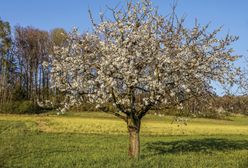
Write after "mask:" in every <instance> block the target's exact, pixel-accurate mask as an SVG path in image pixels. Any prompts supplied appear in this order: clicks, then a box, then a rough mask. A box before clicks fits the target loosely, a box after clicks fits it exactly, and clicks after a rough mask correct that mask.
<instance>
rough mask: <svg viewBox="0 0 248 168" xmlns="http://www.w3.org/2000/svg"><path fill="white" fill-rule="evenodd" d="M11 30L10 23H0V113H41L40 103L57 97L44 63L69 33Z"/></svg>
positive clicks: (35, 29)
mask: <svg viewBox="0 0 248 168" xmlns="http://www.w3.org/2000/svg"><path fill="white" fill-rule="evenodd" d="M11 30H12V29H11V27H10V24H9V23H8V22H4V21H2V20H0V95H1V96H0V111H2V112H3V111H9V112H12V111H13V112H18V111H23V112H31V111H37V110H40V108H39V106H38V105H37V102H38V101H40V102H44V101H45V100H48V99H51V97H52V96H54V94H53V93H52V92H53V90H52V89H50V88H49V86H50V83H49V82H50V80H49V73H50V72H49V69H48V68H46V67H45V66H43V63H44V62H45V61H46V62H47V61H49V55H50V54H53V46H55V45H56V46H58V45H62V44H63V43H64V42H65V40H66V36H67V34H66V31H65V30H64V29H61V28H56V29H53V30H52V31H51V32H47V31H43V30H39V29H37V28H33V27H21V26H16V27H14V29H13V32H11ZM17 104H19V105H17ZM15 105H17V106H18V107H15Z"/></svg>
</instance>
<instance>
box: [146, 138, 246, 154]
mask: <svg viewBox="0 0 248 168" xmlns="http://www.w3.org/2000/svg"><path fill="white" fill-rule="evenodd" d="M242 149H243V150H244V149H246V150H248V140H228V139H219V138H205V139H197V140H192V139H191V140H180V141H171V142H164V141H157V142H150V143H147V144H146V145H145V150H146V151H148V152H149V153H150V152H151V153H153V154H154V155H159V154H175V153H187V152H209V153H211V152H212V151H223V152H224V151H229V150H242Z"/></svg>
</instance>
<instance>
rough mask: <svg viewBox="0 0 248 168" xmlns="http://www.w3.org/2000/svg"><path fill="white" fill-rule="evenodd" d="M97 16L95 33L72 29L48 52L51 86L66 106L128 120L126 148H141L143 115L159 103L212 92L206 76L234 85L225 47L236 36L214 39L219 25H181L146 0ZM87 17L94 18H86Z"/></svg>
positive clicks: (137, 150)
mask: <svg viewBox="0 0 248 168" xmlns="http://www.w3.org/2000/svg"><path fill="white" fill-rule="evenodd" d="M110 11H111V13H112V14H113V17H111V18H110V19H108V18H106V17H105V16H103V15H101V17H100V18H101V21H100V23H99V24H96V23H95V22H94V21H93V19H92V23H93V26H94V32H93V33H91V34H86V35H84V36H80V35H79V34H78V33H77V31H73V32H72V33H71V34H70V35H69V38H68V41H67V44H66V45H65V46H64V47H57V48H56V49H55V55H53V56H51V62H52V63H51V71H52V79H53V83H54V87H56V88H58V89H59V90H60V91H61V92H64V93H65V94H66V95H67V98H66V99H65V102H64V108H63V109H62V111H63V110H67V109H68V108H69V107H70V106H71V105H76V104H79V103H82V102H85V101H90V102H94V103H96V104H97V107H98V108H99V109H100V110H103V111H107V110H106V108H105V107H104V106H105V104H106V103H112V104H113V106H114V107H115V108H116V111H115V112H111V113H113V115H115V116H117V117H119V118H121V119H123V120H124V121H125V122H126V123H127V128H128V132H129V137H130V143H129V144H130V145H129V155H130V156H131V157H138V156H139V153H140V140H139V132H140V127H141V120H142V118H143V117H144V116H145V115H146V114H147V113H148V111H149V110H150V109H151V108H152V107H153V106H156V105H159V104H171V103H173V104H175V103H176V104H178V105H180V104H181V103H182V102H183V101H184V100H186V99H187V98H189V97H191V96H204V95H206V94H209V93H210V92H212V90H211V82H212V81H217V82H219V83H221V84H232V83H233V82H235V76H236V75H237V73H238V69H236V68H235V67H234V66H233V61H235V60H236V59H237V58H238V57H237V56H233V55H232V52H233V50H232V49H231V47H230V46H229V45H230V44H231V43H232V42H234V41H235V40H236V39H237V38H236V37H232V36H229V35H227V36H226V37H225V38H223V39H217V37H216V35H217V33H218V32H219V31H221V29H217V30H215V31H213V32H210V33H208V32H209V31H208V25H207V26H200V25H199V24H197V23H196V24H195V26H194V27H193V28H191V29H190V28H186V27H185V26H184V24H183V23H184V19H183V18H182V19H178V18H177V17H176V15H175V14H174V13H173V14H172V15H170V16H169V17H163V16H161V15H159V14H158V12H157V10H156V9H155V8H153V7H152V5H151V2H150V1H149V0H144V1H142V2H137V3H132V2H128V3H127V6H126V7H125V8H124V9H118V8H115V9H110ZM91 18H92V17H91Z"/></svg>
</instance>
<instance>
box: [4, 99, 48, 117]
mask: <svg viewBox="0 0 248 168" xmlns="http://www.w3.org/2000/svg"><path fill="white" fill-rule="evenodd" d="M42 111H44V109H43V108H41V107H39V106H38V105H37V104H35V103H33V102H32V101H12V102H6V103H3V104H1V105H0V113H10V114H12V113H13V114H26V113H28V114H37V113H41V112H42Z"/></svg>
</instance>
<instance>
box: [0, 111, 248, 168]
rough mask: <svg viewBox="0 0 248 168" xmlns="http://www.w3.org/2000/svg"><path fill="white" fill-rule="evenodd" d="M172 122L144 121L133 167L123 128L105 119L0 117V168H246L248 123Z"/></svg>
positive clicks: (80, 115)
mask: <svg viewBox="0 0 248 168" xmlns="http://www.w3.org/2000/svg"><path fill="white" fill-rule="evenodd" d="M172 119H173V117H168V116H166V117H158V116H152V115H148V116H147V117H145V118H144V120H143V122H142V128H141V159H140V160H139V161H136V160H132V159H129V158H128V157H127V149H128V136H127V129H126V125H125V123H124V122H123V121H122V120H119V119H117V118H115V117H113V116H111V115H107V114H104V113H92V112H91V113H87V112H84V113H67V114H66V115H63V116H57V115H53V113H49V114H43V115H0V134H1V136H0V167H11V168H12V167H34V168H39V167H66V168H68V167H142V168H143V167H149V168H151V167H159V168H160V167H168V168H173V167H183V168H184V167H189V168H192V167H197V168H198V167H204V168H206V167H208V168H212V167H218V168H219V167H223V168H229V167H230V168H233V167H240V168H247V167H248V117H242V116H236V117H229V118H228V120H210V119H190V120H189V121H188V122H187V125H184V124H180V123H173V124H171V121H172Z"/></svg>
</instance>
